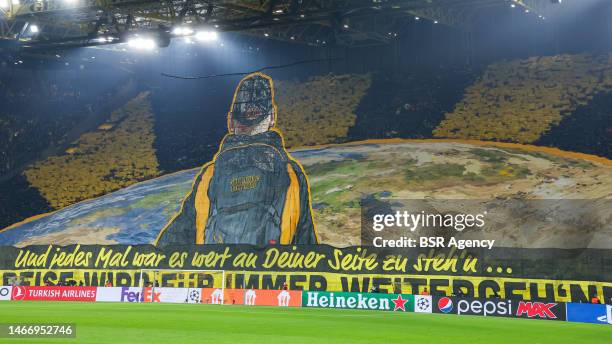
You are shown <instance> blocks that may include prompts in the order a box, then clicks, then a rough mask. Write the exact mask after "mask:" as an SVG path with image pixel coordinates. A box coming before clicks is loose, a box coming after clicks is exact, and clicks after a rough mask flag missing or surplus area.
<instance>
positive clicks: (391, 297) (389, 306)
mask: <svg viewBox="0 0 612 344" xmlns="http://www.w3.org/2000/svg"><path fill="white" fill-rule="evenodd" d="M302 307H318V308H343V309H367V310H380V311H401V312H414V295H409V294H380V293H343V292H339V293H330V292H322V291H304V292H302Z"/></svg>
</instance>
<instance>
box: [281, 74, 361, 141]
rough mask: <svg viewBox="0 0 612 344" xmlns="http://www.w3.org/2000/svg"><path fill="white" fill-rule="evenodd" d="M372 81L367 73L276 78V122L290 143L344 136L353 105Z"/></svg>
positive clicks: (351, 121) (352, 119)
mask: <svg viewBox="0 0 612 344" xmlns="http://www.w3.org/2000/svg"><path fill="white" fill-rule="evenodd" d="M371 83H372V77H371V75H369V74H361V75H359V74H346V75H331V74H330V75H323V76H316V77H313V78H311V79H309V80H307V81H305V82H297V81H277V82H276V90H277V95H276V101H277V104H278V111H279V113H280V114H281V115H280V116H279V118H278V126H279V128H280V129H281V130H282V131H283V134H284V137H285V142H286V144H287V146H289V147H298V146H311V145H319V144H325V143H331V142H338V141H343V140H346V137H347V135H348V131H349V128H351V127H352V126H353V125H355V120H356V119H357V114H356V109H357V106H358V105H359V103H360V102H361V99H362V98H363V97H364V95H365V94H366V92H367V91H368V89H369V88H370V86H371Z"/></svg>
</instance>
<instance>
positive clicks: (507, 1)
mask: <svg viewBox="0 0 612 344" xmlns="http://www.w3.org/2000/svg"><path fill="white" fill-rule="evenodd" d="M551 2H554V1H551V0H209V1H203V0H163V1H152V0H0V38H2V39H8V40H13V41H19V42H21V45H22V46H23V47H25V48H38V49H43V50H44V49H57V48H67V47H81V46H92V45H101V44H114V43H120V42H125V41H126V39H127V37H128V36H130V35H134V34H136V33H138V34H140V33H149V34H155V35H156V36H157V37H158V38H159V40H160V41H159V42H158V45H161V46H164V45H165V44H167V43H169V40H170V39H171V38H172V37H173V36H175V35H176V31H174V33H173V29H174V28H176V27H178V26H180V25H189V26H190V27H191V28H193V29H194V30H195V29H198V28H205V27H209V28H210V29H215V30H217V31H234V32H243V33H246V34H251V35H258V36H261V37H268V38H270V39H278V40H286V41H294V42H301V43H306V44H340V45H346V46H364V45H374V44H384V43H387V42H388V41H389V40H391V39H392V37H393V33H395V32H397V31H398V30H399V28H400V27H401V25H402V24H405V22H406V21H408V20H420V19H423V20H430V21H432V22H433V21H435V22H436V23H440V24H446V25H451V26H457V27H462V28H467V27H469V25H470V23H471V22H473V21H474V20H475V19H477V16H479V15H482V14H483V13H485V12H486V11H487V10H490V9H491V8H499V7H502V6H506V7H510V6H511V7H516V8H518V9H519V10H523V11H524V12H526V13H531V14H532V15H536V16H537V15H540V16H544V15H545V13H546V11H547V7H549V6H550V5H551Z"/></svg>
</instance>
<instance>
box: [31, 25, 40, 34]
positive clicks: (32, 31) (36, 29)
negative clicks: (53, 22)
mask: <svg viewBox="0 0 612 344" xmlns="http://www.w3.org/2000/svg"><path fill="white" fill-rule="evenodd" d="M29 29H30V32H31V33H38V25H36V24H30V26H29Z"/></svg>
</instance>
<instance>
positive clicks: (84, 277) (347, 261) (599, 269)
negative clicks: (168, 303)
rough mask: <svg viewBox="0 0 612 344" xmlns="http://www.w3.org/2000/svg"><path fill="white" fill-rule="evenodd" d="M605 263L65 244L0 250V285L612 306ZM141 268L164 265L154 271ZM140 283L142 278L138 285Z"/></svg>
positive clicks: (511, 252) (578, 258) (603, 259)
mask: <svg viewBox="0 0 612 344" xmlns="http://www.w3.org/2000/svg"><path fill="white" fill-rule="evenodd" d="M611 264H612V259H611V258H610V257H609V252H608V251H606V250H604V251H601V252H599V251H597V250H554V249H539V250H534V249H507V250H506V249H497V250H495V253H492V252H489V250H487V249H471V250H468V249H465V250H459V251H458V250H453V249H448V250H442V249H436V250H433V249H431V250H423V249H411V250H406V249H392V248H385V249H383V248H371V247H348V248H342V249H340V248H334V247H330V246H326V245H309V246H276V245H274V246H268V247H255V246H250V245H190V246H167V247H165V248H158V247H155V246H152V245H138V246H125V245H112V246H103V245H71V246H54V245H48V246H28V247H24V248H16V247H10V246H3V247H0V283H1V284H4V285H11V284H12V282H11V281H14V280H15V278H16V277H19V279H20V280H22V281H23V284H25V285H32V286H35V285H43V284H45V283H46V282H50V283H52V284H57V283H60V282H62V283H64V282H71V281H76V282H77V283H79V282H83V283H84V285H87V286H101V285H105V284H106V282H107V281H110V282H111V283H112V284H113V285H114V286H119V287H124V286H125V287H137V286H141V285H147V283H148V282H152V279H153V278H155V279H156V281H155V282H156V283H155V285H158V286H163V287H195V288H218V287H220V286H221V285H222V279H223V277H222V276H223V275H222V274H221V273H216V274H215V273H200V272H179V270H223V271H225V275H226V277H225V278H226V283H225V284H224V285H225V287H226V288H227V289H231V288H235V289H276V290H278V289H281V286H282V285H283V283H287V284H288V286H289V289H292V290H313V291H329V292H367V291H369V290H370V289H371V288H372V287H373V286H374V287H377V288H378V289H379V290H380V291H381V292H382V293H394V294H420V293H422V292H423V291H424V289H425V288H427V289H428V291H429V293H431V294H432V295H436V296H452V295H460V294H461V295H465V296H467V297H473V298H489V297H492V296H499V297H500V298H517V299H523V300H533V301H554V302H576V303H581V302H582V303H584V302H589V301H590V300H591V298H593V297H597V298H598V299H600V300H602V301H604V302H607V303H610V300H611V299H612V281H610V280H609V279H610V278H612V276H610V274H609V273H606V272H605V269H606V266H610V265H611ZM141 269H169V270H173V271H159V272H157V273H156V274H155V275H154V273H153V272H151V271H146V272H143V273H142V278H141ZM141 279H142V281H141Z"/></svg>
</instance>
